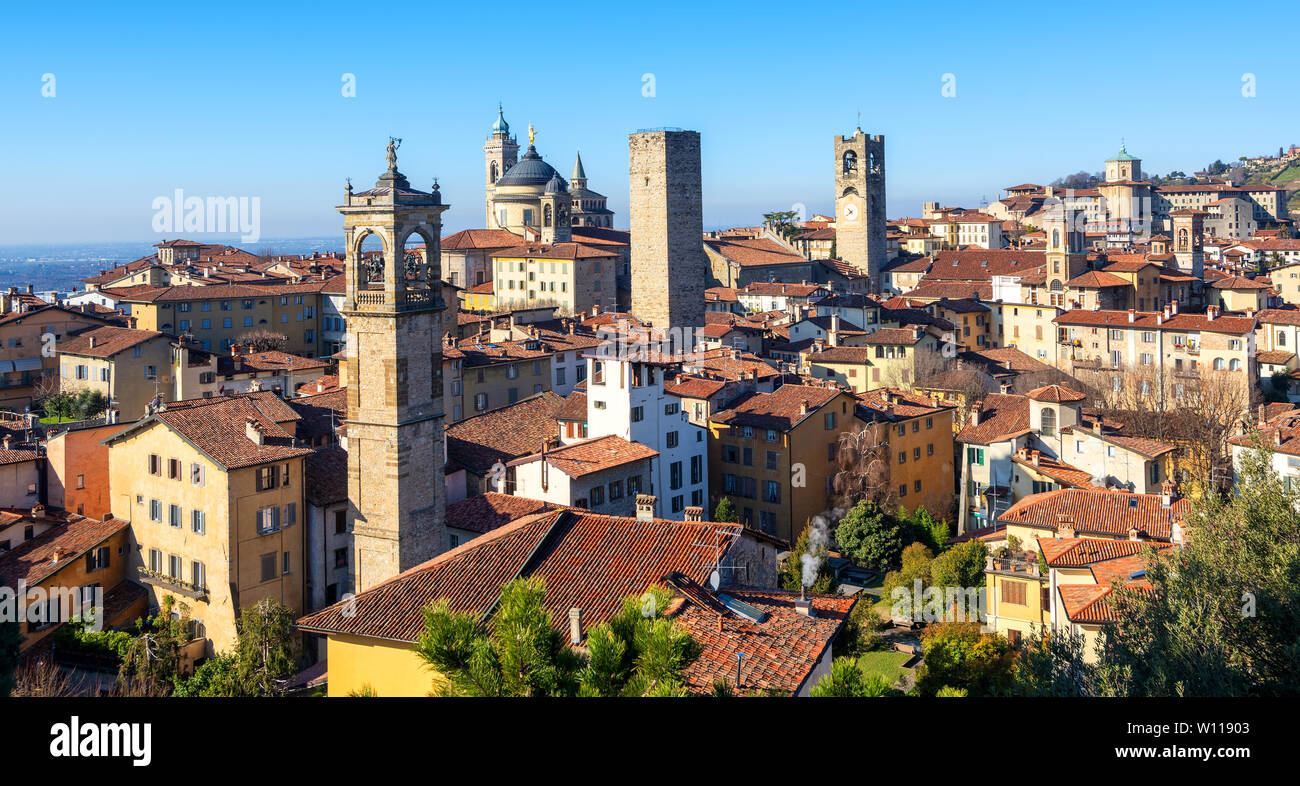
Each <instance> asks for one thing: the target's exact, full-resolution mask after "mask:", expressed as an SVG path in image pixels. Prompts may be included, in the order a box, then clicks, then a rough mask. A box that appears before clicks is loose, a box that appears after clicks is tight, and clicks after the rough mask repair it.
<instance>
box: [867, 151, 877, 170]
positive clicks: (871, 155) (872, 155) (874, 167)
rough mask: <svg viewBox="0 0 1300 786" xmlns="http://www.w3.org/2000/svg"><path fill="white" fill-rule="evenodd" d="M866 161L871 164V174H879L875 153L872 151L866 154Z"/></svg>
mask: <svg viewBox="0 0 1300 786" xmlns="http://www.w3.org/2000/svg"><path fill="white" fill-rule="evenodd" d="M867 161H868V162H870V164H871V174H873V175H878V174H880V162H879V161H877V160H876V151H874V150H873V151H871V152H870V153H868V154H867Z"/></svg>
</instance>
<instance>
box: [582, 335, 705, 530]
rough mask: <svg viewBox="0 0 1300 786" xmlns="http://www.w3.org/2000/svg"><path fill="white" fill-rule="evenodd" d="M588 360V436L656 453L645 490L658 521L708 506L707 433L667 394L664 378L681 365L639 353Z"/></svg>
mask: <svg viewBox="0 0 1300 786" xmlns="http://www.w3.org/2000/svg"><path fill="white" fill-rule="evenodd" d="M607 346H611V347H612V346H613V345H612V344H611V345H607ZM586 357H587V435H588V437H589V438H592V439H595V438H598V437H603V436H606V435H611V434H612V435H616V436H619V437H622V438H623V439H626V440H628V441H631V442H638V443H640V444H642V445H646V446H648V447H650V448H652V449H653V450H655V451H656V455H655V457H654V458H653V459H652V460H651V476H650V485H649V486H648V487H647V488H646V489H645V490H644V493H647V494H653V495H654V496H655V497H656V498H657V501H656V506H657V510H656V511H655V515H656V516H658V517H660V518H666V519H676V520H682V519H683V518H684V517H685V510H686V508H687V507H689V506H696V507H703V506H704V505H705V504H707V501H708V498H709V490H708V482H709V466H708V461H709V451H708V435H707V434H706V433H705V432H706V429H704V428H703V427H702V426H698V425H695V424H693V423H691V422H690V420H689V418H688V417H687V413H686V412H684V411H683V410H682V407H681V399H680V398H679V397H678V396H674V395H672V394H670V393H666V392H664V373H665V372H666V371H668V370H670V369H676V368H677V367H678V366H679V365H680V364H679V363H678V362H675V361H672V360H670V359H669V358H667V357H666V356H665V357H662V359H660V358H659V357H658V356H653V355H652V356H650V357H646V356H644V355H638V354H637V353H635V352H632V353H630V354H628V355H625V356H622V357H620V356H616V355H615V354H614V353H613V352H611V353H609V354H608V355H603V354H600V351H599V350H598V351H596V352H591V353H588V354H587V356H586Z"/></svg>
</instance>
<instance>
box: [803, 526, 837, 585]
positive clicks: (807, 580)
mask: <svg viewBox="0 0 1300 786" xmlns="http://www.w3.org/2000/svg"><path fill="white" fill-rule="evenodd" d="M830 539H831V531H830V522H828V521H827V520H826V518H825V517H824V516H813V519H812V527H811V528H810V529H809V530H808V551H806V552H804V553H803V554H801V555H800V556H799V562H800V564H801V565H802V566H803V571H802V573H803V575H802V577H801V581H802V583H803V586H805V587H811V586H812V585H813V584H815V583H816V582H817V574H818V573H819V572H820V571H821V568H822V557H821V550H822V549H824V548H826V546H827V544H828V543H830Z"/></svg>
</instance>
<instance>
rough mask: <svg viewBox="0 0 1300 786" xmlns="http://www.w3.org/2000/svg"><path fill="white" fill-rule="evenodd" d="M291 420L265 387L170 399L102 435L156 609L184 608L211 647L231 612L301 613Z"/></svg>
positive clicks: (217, 645)
mask: <svg viewBox="0 0 1300 786" xmlns="http://www.w3.org/2000/svg"><path fill="white" fill-rule="evenodd" d="M297 419H298V415H297V413H295V412H294V411H293V410H292V409H291V408H290V407H289V406H288V405H287V404H285V403H284V402H282V401H280V400H279V399H278V398H276V396H275V394H273V393H271V392H269V391H268V392H262V393H254V394H248V395H243V396H234V397H220V398H207V399H191V400H188V401H177V402H173V403H171V404H168V405H167V406H166V408H165V409H163V410H162V411H159V412H156V413H155V414H153V415H152V416H150V417H148V418H145V419H143V420H141V421H139V422H138V423H136V424H134V425H132V426H130V427H129V428H126V429H125V430H123V431H121V432H119V433H117V434H115V435H113V436H111V437H109V438H107V439H105V440H104V444H106V445H108V446H109V453H108V462H109V485H110V489H111V498H110V504H111V505H112V509H113V515H114V517H115V518H118V519H124V520H127V521H129V522H131V529H132V531H133V533H134V539H135V552H134V553H132V554H130V555H129V557H130V559H131V561H132V569H133V570H135V571H137V572H138V574H139V581H141V582H142V583H144V584H147V585H149V586H150V588H151V596H152V597H151V601H152V604H153V605H154V606H157V605H158V604H159V602H160V601H161V599H162V596H163V595H166V594H170V595H174V596H176V597H177V599H178V600H180V601H181V602H183V603H185V604H187V605H188V606H189V608H190V613H191V616H192V617H193V619H194V620H195V621H196V623H197V624H198V626H199V627H198V629H197V630H198V635H199V637H206V638H207V639H209V641H210V642H211V646H210V648H209V651H210V652H211V651H221V650H228V649H230V648H231V647H233V646H234V644H235V643H236V631H235V621H236V619H237V618H238V616H239V611H240V609H242V608H246V607H248V606H250V605H252V604H254V603H256V602H258V601H259V600H261V599H263V598H271V599H273V600H275V601H277V602H279V603H282V604H284V605H285V606H288V607H289V608H290V609H291V610H293V611H295V612H300V611H301V610H302V609H303V608H304V605H303V592H304V583H305V577H306V566H305V564H304V559H305V553H304V548H305V535H304V532H305V529H306V527H305V526H304V523H305V521H304V520H305V511H304V508H303V499H304V497H303V492H304V489H303V485H304V484H303V459H304V458H305V457H306V456H307V455H309V454H310V453H311V450H310V449H308V448H304V447H299V445H298V442H297V440H296V439H294V437H293V431H294V425H295V422H296V421H297Z"/></svg>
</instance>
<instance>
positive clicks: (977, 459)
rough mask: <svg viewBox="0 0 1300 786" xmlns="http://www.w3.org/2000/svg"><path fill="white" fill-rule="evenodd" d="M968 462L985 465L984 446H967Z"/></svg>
mask: <svg viewBox="0 0 1300 786" xmlns="http://www.w3.org/2000/svg"><path fill="white" fill-rule="evenodd" d="M966 463H967V464H975V465H977V466H980V467H982V466H984V448H966Z"/></svg>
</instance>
